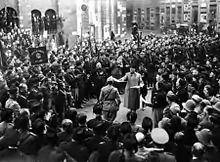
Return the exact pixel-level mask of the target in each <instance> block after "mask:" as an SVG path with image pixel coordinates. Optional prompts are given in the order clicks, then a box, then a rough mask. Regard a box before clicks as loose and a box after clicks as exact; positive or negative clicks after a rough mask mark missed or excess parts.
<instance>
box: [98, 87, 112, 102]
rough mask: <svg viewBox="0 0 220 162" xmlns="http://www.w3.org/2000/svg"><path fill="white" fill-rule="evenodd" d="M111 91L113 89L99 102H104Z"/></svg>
mask: <svg viewBox="0 0 220 162" xmlns="http://www.w3.org/2000/svg"><path fill="white" fill-rule="evenodd" d="M112 90H113V88H112V89H111V90H110V91H109V93H107V94H106V95H105V96H104V97H103V99H102V100H101V101H100V102H103V101H105V99H106V98H108V97H109V95H110V94H111V92H112Z"/></svg>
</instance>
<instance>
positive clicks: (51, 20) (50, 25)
mask: <svg viewBox="0 0 220 162" xmlns="http://www.w3.org/2000/svg"><path fill="white" fill-rule="evenodd" d="M44 24H45V30H47V31H48V32H49V33H54V32H57V16H56V11H54V10H53V9H48V10H47V11H46V12H45V19H44Z"/></svg>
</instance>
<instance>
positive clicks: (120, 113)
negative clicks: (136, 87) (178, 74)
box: [77, 90, 152, 125]
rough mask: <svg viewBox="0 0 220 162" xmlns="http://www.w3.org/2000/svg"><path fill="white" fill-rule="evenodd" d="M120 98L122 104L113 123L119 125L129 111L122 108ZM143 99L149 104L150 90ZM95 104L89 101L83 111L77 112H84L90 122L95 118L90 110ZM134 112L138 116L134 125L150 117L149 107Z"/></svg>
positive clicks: (122, 97) (94, 101)
mask: <svg viewBox="0 0 220 162" xmlns="http://www.w3.org/2000/svg"><path fill="white" fill-rule="evenodd" d="M120 97H121V100H122V103H121V104H120V107H119V111H118V113H117V117H116V119H115V122H119V123H121V122H124V121H126V114H127V113H128V112H129V109H127V108H126V107H124V106H123V105H124V95H121V96H120ZM145 99H146V101H147V102H150V99H151V90H148V95H147V96H146V98H145ZM96 102H97V100H96V99H91V100H90V101H88V102H87V103H86V104H85V105H84V108H83V109H78V110H77V111H78V112H84V113H85V114H86V115H87V120H90V119H92V118H94V117H95V115H94V114H93V112H92V108H93V106H94V104H95V103H96ZM136 112H137V116H138V118H137V121H136V123H137V124H139V125H140V124H141V123H142V120H143V118H144V117H145V116H148V117H151V113H152V109H151V108H150V107H144V109H142V108H140V109H138V110H137V111H136Z"/></svg>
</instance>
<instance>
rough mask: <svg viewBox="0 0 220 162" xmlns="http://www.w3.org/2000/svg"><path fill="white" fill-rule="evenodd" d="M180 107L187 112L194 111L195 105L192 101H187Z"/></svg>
mask: <svg viewBox="0 0 220 162" xmlns="http://www.w3.org/2000/svg"><path fill="white" fill-rule="evenodd" d="M182 105H183V108H184V109H185V110H186V111H188V112H191V111H194V109H195V107H196V103H195V101H193V100H192V99H189V100H187V101H186V102H185V103H183V104H182Z"/></svg>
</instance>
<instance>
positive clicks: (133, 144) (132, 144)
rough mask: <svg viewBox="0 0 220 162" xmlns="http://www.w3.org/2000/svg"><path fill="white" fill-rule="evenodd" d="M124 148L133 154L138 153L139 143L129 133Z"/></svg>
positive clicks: (124, 140)
mask: <svg viewBox="0 0 220 162" xmlns="http://www.w3.org/2000/svg"><path fill="white" fill-rule="evenodd" d="M123 147H124V149H125V150H127V151H129V152H133V151H135V152H137V149H138V143H137V140H136V137H135V135H134V134H132V133H128V134H126V135H125V136H124V138H123Z"/></svg>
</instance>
